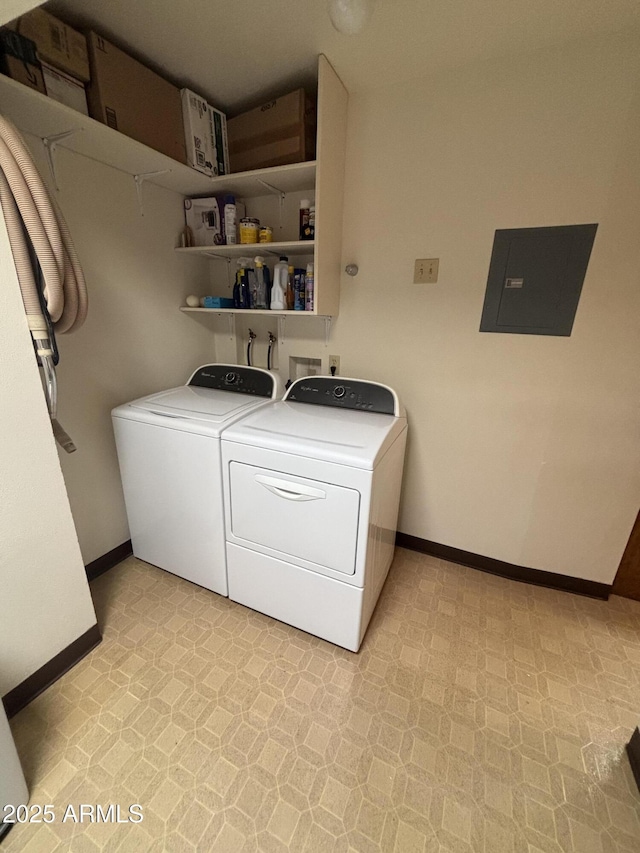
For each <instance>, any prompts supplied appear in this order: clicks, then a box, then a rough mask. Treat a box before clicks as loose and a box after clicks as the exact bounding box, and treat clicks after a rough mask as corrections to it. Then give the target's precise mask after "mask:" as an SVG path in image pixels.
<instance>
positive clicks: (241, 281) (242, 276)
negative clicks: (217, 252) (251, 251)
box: [233, 258, 251, 308]
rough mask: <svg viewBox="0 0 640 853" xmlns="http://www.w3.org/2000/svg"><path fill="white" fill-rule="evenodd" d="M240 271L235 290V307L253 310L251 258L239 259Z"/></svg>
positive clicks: (237, 275) (237, 274)
mask: <svg viewBox="0 0 640 853" xmlns="http://www.w3.org/2000/svg"><path fill="white" fill-rule="evenodd" d="M237 263H238V271H237V273H236V284H235V286H234V288H233V307H234V308H251V282H250V276H249V270H250V269H251V259H250V258H238V261H237Z"/></svg>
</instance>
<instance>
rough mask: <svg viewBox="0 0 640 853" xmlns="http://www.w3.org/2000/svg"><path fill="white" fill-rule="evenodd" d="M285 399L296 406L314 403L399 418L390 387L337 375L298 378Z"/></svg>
mask: <svg viewBox="0 0 640 853" xmlns="http://www.w3.org/2000/svg"><path fill="white" fill-rule="evenodd" d="M284 399H285V400H289V401H292V402H296V403H313V404H315V405H317V406H334V407H336V408H339V409H356V410H357V411H360V412H377V413H378V414H382V415H397V411H396V399H395V395H394V394H393V392H392V391H391V389H390V388H387V387H386V386H385V385H376V383H375V382H361V381H360V380H358V379H342V378H341V377H338V376H309V377H306V378H304V379H298V381H297V382H294V383H293V385H292V386H291V387H290V388H289V390H288V391H287V395H286V397H285V398H284Z"/></svg>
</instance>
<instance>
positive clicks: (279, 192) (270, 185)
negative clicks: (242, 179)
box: [256, 178, 284, 200]
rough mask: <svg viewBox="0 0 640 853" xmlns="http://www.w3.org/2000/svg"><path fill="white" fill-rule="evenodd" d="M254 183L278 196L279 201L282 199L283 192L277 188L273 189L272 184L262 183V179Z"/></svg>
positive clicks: (257, 179)
mask: <svg viewBox="0 0 640 853" xmlns="http://www.w3.org/2000/svg"><path fill="white" fill-rule="evenodd" d="M256 181H257V182H258V183H259V184H262V186H263V187H265V188H266V189H268V190H269V192H270V193H273V194H274V195H279V196H280V199H281V200H282V199H284V192H283V191H282V190H279V189H278V187H274V186H273V184H268V183H267V182H266V181H263V180H262V178H256Z"/></svg>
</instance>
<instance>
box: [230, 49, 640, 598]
mask: <svg viewBox="0 0 640 853" xmlns="http://www.w3.org/2000/svg"><path fill="white" fill-rule="evenodd" d="M639 48H640V40H639V39H638V38H619V39H614V38H608V39H603V40H601V41H598V42H597V43H596V42H583V43H577V44H573V45H569V46H566V47H563V48H561V49H560V48H559V49H556V50H553V51H545V52H543V53H538V54H535V55H533V56H523V57H522V58H521V61H519V62H517V63H514V62H513V61H509V62H506V63H492V64H490V65H483V66H479V67H473V68H468V69H463V70H461V71H459V72H457V73H455V74H448V75H447V76H446V77H445V78H442V79H436V80H428V79H423V80H414V81H412V82H411V83H407V84H406V85H402V86H391V87H387V88H382V89H376V90H373V91H368V92H363V93H360V94H355V95H354V94H352V95H351V97H350V110H349V145H348V156H347V178H346V188H345V226H344V251H343V260H344V262H345V263H346V262H349V261H354V262H356V263H358V264H359V266H360V273H359V275H358V277H357V278H355V279H351V278H349V277H348V276H343V281H342V299H341V307H340V317H339V319H338V320H337V322H336V323H335V326H334V331H333V334H332V340H331V343H330V345H329V347H328V348H327V347H325V346H324V338H323V330H322V328H321V322H320V321H316V320H307V321H306V322H307V323H309V324H310V325H309V326H303V325H301V324H303V322H304V321H302V320H299V321H295V322H292V323H290V324H288V333H287V341H286V344H285V346H284V347H281V350H282V351H281V353H280V358H281V362H282V361H283V360H284V358H283V357H284V356H287V355H288V354H292V353H293V354H298V355H305V354H307V355H319V356H323V357H325V358H326V356H327V355H328V354H329V353H339V354H340V355H341V362H342V363H341V368H342V373H343V374H344V375H353V376H360V377H367V378H376V379H379V380H381V381H382V382H387V383H388V384H390V385H392V386H394V387H395V388H396V389H397V390H398V392H399V393H400V395H401V397H402V399H403V401H404V403H405V405H406V407H407V410H408V415H409V421H410V432H409V445H408V455H407V463H406V476H405V484H404V494H403V502H402V509H401V518H400V529H401V530H402V531H404V532H406V533H409V534H413V535H415V536H419V537H422V538H424V539H430V540H434V541H436V542H440V543H444V544H447V545H451V546H455V547H458V548H462V549H465V550H468V551H472V552H475V553H479V554H483V555H487V556H490V557H494V558H496V559H500V560H505V561H508V562H511V563H515V564H519V565H525V566H531V567H534V568H537V569H544V570H547V571H552V572H559V573H563V574H568V575H573V576H578V577H583V578H589V579H592V580H597V581H603V582H610V581H611V580H612V579H613V577H614V574H615V571H616V569H617V566H618V563H619V559H620V556H621V554H622V551H623V549H624V546H625V543H626V540H627V538H628V535H629V532H630V529H631V526H632V524H633V521H634V518H635V515H636V513H637V511H638V504H639V503H640V481H639V478H638V471H639V466H638V462H639V461H640V460H639V458H638V441H637V438H638V435H637V422H638V417H637V416H638V409H637V401H638V397H639V394H638V392H639V391H640V387H639V386H640V373H639V370H638V367H639V365H640V335H638V318H639V317H640V251H639V250H640V241H639V240H638V234H640V191H639V190H638V188H639V187H640V50H639ZM586 222H598V223H599V230H598V235H597V238H596V242H595V246H594V251H593V254H592V258H591V263H590V266H589V271H588V275H587V279H586V282H585V286H584V289H583V293H582V298H581V302H580V306H579V309H578V314H577V318H576V323H575V326H574V330H573V334H572V336H571V337H569V338H553V337H538V336H527V335H497V334H480V333H479V332H478V327H479V323H480V315H481V311H482V304H483V299H484V289H485V285H486V278H487V271H488V265H489V257H490V253H491V247H492V241H493V233H494V231H495V229H496V228H518V227H527V226H541V225H562V224H573V223H586ZM417 257H421V258H424V257H427V258H429V257H439V258H440V280H439V282H438V284H436V285H427V286H418V285H413V284H411V283H410V282H411V280H412V273H413V260H414V259H415V258H417ZM271 325H274V324H273V323H271ZM252 326H253V324H252ZM312 327H313V331H312V332H310V331H308V330H310V329H311V328H312ZM255 328H256V330H257V331H258V332H259V334H261V336H263V335H264V332H263V330H264V328H266V327H265V324H264V322H263V323H256V324H255ZM310 336H311V337H313V336H315V338H314V339H311V337H310ZM216 339H217V345H218V352H219V354H222V353H225V352H228V347H227V338H226V336H225V335H224V334H222V333H221V334H218V335H216ZM225 357H228V356H225Z"/></svg>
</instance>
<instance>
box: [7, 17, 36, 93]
mask: <svg viewBox="0 0 640 853" xmlns="http://www.w3.org/2000/svg"><path fill="white" fill-rule="evenodd" d="M0 71H1V72H2V73H3V74H6V76H7V77H11V79H12V80H17V81H18V83H23V84H24V85H25V86H30V87H31V88H32V89H36V90H37V91H38V92H42V94H43V95H46V94H47V90H46V87H45V85H44V77H43V76H42V69H41V67H40V62H39V61H38V56H37V53H36V46H35V43H34V42H32V41H31V39H28V38H25V36H21V35H20V34H19V33H17V32H14V31H13V30H8V29H2V30H0Z"/></svg>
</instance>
